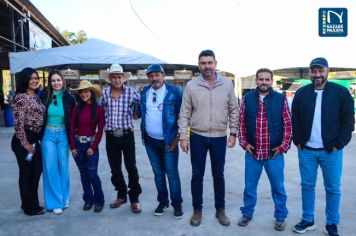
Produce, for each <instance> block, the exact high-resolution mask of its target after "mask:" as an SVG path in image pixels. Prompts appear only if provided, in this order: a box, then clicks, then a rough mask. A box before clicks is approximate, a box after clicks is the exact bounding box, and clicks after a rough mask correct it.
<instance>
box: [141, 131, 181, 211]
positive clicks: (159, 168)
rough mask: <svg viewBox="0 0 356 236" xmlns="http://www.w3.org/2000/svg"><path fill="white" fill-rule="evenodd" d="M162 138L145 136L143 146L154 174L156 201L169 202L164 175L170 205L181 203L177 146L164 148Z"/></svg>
mask: <svg viewBox="0 0 356 236" xmlns="http://www.w3.org/2000/svg"><path fill="white" fill-rule="evenodd" d="M165 146H166V145H165V142H164V140H158V139H154V138H151V137H149V136H148V135H146V136H145V147H146V151H147V155H148V158H149V159H150V163H151V166H152V170H153V173H154V175H155V184H156V188H157V192H158V196H157V201H158V202H159V203H162V204H164V205H167V206H168V204H169V200H168V190H167V184H166V175H167V177H168V184H169V192H170V197H171V205H172V206H181V205H182V201H183V200H182V194H181V185H180V178H179V173H178V155H179V153H178V147H176V148H175V149H174V150H173V151H169V152H167V151H166V150H165Z"/></svg>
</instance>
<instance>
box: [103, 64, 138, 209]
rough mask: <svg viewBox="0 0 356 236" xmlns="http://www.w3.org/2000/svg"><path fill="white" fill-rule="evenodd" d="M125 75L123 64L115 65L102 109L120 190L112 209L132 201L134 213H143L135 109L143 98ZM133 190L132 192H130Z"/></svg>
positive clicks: (112, 165)
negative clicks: (140, 201)
mask: <svg viewBox="0 0 356 236" xmlns="http://www.w3.org/2000/svg"><path fill="white" fill-rule="evenodd" d="M126 80H127V78H125V73H124V71H123V68H122V66H121V65H119V64H112V65H111V66H110V69H109V75H108V78H105V81H106V82H108V83H110V86H109V87H107V88H105V89H104V90H103V96H102V101H101V103H102V106H103V108H104V110H105V131H106V152H107V155H108V160H109V164H110V168H111V174H112V175H111V182H112V184H113V185H114V186H115V190H116V191H117V198H116V200H114V201H113V202H112V203H111V204H110V207H111V208H118V207H120V206H121V205H123V204H125V203H126V202H127V195H129V199H130V202H131V210H132V212H133V213H140V212H141V207H140V205H139V200H138V198H139V195H140V193H141V192H142V190H141V186H140V184H139V176H138V171H137V168H136V152H135V138H134V132H133V129H134V126H135V121H134V119H133V110H134V106H136V105H138V104H139V101H140V95H139V94H138V93H137V92H136V91H135V90H134V89H133V88H130V87H128V86H126V85H124V83H125V82H126ZM122 156H123V157H124V158H123V159H124V162H125V167H126V170H127V172H128V182H129V183H128V186H127V185H126V182H125V179H124V176H123V174H122V170H121V164H122ZM128 188H129V190H128Z"/></svg>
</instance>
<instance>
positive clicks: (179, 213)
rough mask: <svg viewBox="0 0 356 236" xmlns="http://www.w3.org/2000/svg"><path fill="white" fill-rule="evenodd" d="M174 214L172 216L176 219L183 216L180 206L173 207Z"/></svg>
mask: <svg viewBox="0 0 356 236" xmlns="http://www.w3.org/2000/svg"><path fill="white" fill-rule="evenodd" d="M173 208H174V213H173V215H174V216H175V217H176V218H177V219H180V218H182V216H183V211H182V206H174V207H173Z"/></svg>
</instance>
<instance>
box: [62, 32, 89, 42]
mask: <svg viewBox="0 0 356 236" xmlns="http://www.w3.org/2000/svg"><path fill="white" fill-rule="evenodd" d="M61 34H62V36H63V37H64V38H65V39H66V40H67V41H68V43H69V44H71V45H74V44H81V43H83V42H85V41H86V40H87V39H88V37H87V34H86V33H85V31H84V30H79V31H78V32H77V33H75V32H71V31H69V30H65V31H63V32H62V33H61Z"/></svg>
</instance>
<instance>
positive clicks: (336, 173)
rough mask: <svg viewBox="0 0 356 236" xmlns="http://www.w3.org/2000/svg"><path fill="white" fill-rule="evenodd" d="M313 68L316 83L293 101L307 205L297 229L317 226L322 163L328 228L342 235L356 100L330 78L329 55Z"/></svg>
mask: <svg viewBox="0 0 356 236" xmlns="http://www.w3.org/2000/svg"><path fill="white" fill-rule="evenodd" d="M309 68H310V69H309V72H310V79H311V81H312V84H309V85H306V86H304V87H303V88H301V89H299V90H298V91H297V93H296V94H295V97H294V99H293V104H292V122H293V142H294V144H295V145H296V146H297V147H298V158H299V170H300V175H301V186H302V208H303V215H302V220H301V222H300V223H298V224H297V225H295V226H294V228H293V231H295V232H297V233H305V232H306V231H307V230H313V229H314V228H315V225H314V208H315V184H316V179H317V173H318V166H319V165H320V168H321V170H322V172H323V179H324V187H325V191H326V211H325V212H326V226H325V230H326V233H327V234H328V235H339V234H338V231H337V224H338V223H339V221H340V215H339V206H340V181H341V174H342V159H343V154H342V149H343V148H344V146H346V145H347V144H348V143H349V141H350V140H351V137H352V131H353V130H354V124H355V118H354V102H353V99H352V97H351V94H350V93H349V91H348V90H347V89H346V88H345V87H343V86H340V85H338V84H335V83H332V82H328V81H327V77H328V73H329V66H328V62H327V60H326V59H325V58H321V57H319V58H315V59H313V60H312V61H311V63H310V67H309Z"/></svg>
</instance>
